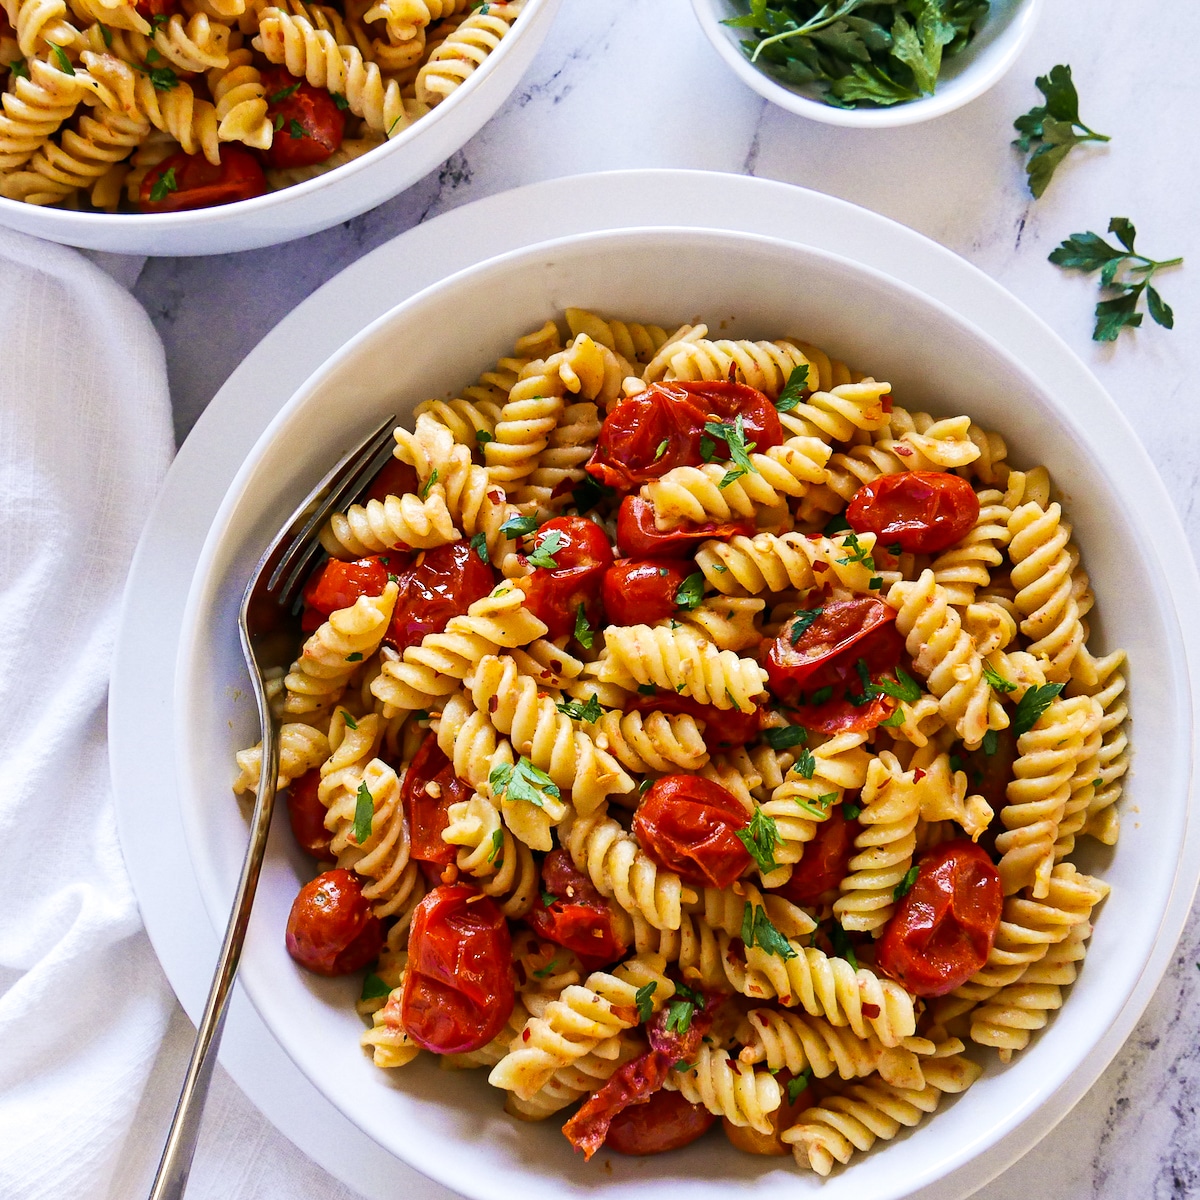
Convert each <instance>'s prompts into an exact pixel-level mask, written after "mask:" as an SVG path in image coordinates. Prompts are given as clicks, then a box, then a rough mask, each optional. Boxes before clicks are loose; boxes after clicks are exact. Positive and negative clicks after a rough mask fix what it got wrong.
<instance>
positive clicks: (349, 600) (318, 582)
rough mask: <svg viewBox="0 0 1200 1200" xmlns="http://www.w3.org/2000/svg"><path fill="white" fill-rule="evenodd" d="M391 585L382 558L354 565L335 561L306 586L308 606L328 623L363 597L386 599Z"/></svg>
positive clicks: (319, 569)
mask: <svg viewBox="0 0 1200 1200" xmlns="http://www.w3.org/2000/svg"><path fill="white" fill-rule="evenodd" d="M385 557H386V556H385ZM387 582H388V567H387V566H386V565H385V564H384V563H382V562H381V561H380V558H379V556H378V555H373V556H372V557H370V558H359V559H355V561H354V562H342V561H341V560H340V559H337V558H331V559H329V561H328V562H325V563H323V564H322V565H321V566H319V567H318V568H317V569H316V570H315V571H314V572H313V573H312V576H311V577H310V578H309V581H308V583H306V584H305V585H304V604H305V607H306V608H307V609H311V610H312V611H313V612H315V613H316V614H317V615H318V616H320V617H321V618H322V619H324V618H325V617H327V616H329V614H330V613H331V612H336V611H337V610H338V609H339V608H349V607H350V606H351V605H352V604H353V603H354V602H355V601H356V600H357V599H358V598H359V597H360V596H382V595H383V591H384V589H385V588H386V587H387ZM317 623H318V624H320V622H319V621H318V622H317Z"/></svg>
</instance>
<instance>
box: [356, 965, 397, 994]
mask: <svg viewBox="0 0 1200 1200" xmlns="http://www.w3.org/2000/svg"><path fill="white" fill-rule="evenodd" d="M391 994H392V989H391V988H390V987H388V985H387V984H386V983H384V981H383V980H382V979H380V978H379V976H378V975H376V974H375V972H374V971H368V972H367V977H366V979H364V980H363V985H362V995H361V996H360V997H359V999H360V1000H382V999H383V998H384V996H390V995H391Z"/></svg>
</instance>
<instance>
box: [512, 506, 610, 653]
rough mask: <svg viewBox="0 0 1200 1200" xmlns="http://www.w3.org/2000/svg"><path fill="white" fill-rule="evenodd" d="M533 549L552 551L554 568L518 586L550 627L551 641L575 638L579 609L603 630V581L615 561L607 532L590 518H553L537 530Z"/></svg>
mask: <svg viewBox="0 0 1200 1200" xmlns="http://www.w3.org/2000/svg"><path fill="white" fill-rule="evenodd" d="M533 546H534V551H535V552H536V551H546V552H548V553H549V554H550V557H551V558H552V559H553V561H554V563H555V566H554V568H553V569H551V568H549V567H537V568H536V569H535V570H534V572H533V574H532V575H529V576H527V577H526V578H524V579H519V580H517V583H518V584H519V585H520V586H521V587H522V588H524V590H525V593H526V596H527V597H528V598H527V600H526V601H525V607H526V608H528V609H529V611H530V612H531V613H533V615H534V616H535V617H537V618H538V619H539V620H541V621H544V622H545V623H546V627H547V628H548V629H549V631H550V632H549V636H550V637H552V638H556V637H563V636H564V635H565V634H570V633H573V632H574V631H575V621H576V619H577V617H578V614H579V606H580V605H581V604H582V605H583V609H584V613H585V614H586V616H587V619H588V622H589V624H590V625H591V626H592V627H593V628H596V627H597V626H598V625H600V624H601V619H600V618H601V610H600V586H601V581H602V580H603V578H604V572H605V571H607V570H608V568H609V567H610V566H612V561H613V548H612V543H611V542H609V540H608V538H607V537H606V536H605V534H604V530H603V529H601V528H600V526H599V525H597V524H596V522H595V521H589V520H588V519H587V518H586V517H555V518H554V520H552V521H547V522H546V523H545V525H543V526H542V527H541V528H540V529H539V530H538V531H537V536H536V537H535V538H534V540H533Z"/></svg>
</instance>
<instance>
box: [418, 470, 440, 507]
mask: <svg viewBox="0 0 1200 1200" xmlns="http://www.w3.org/2000/svg"><path fill="white" fill-rule="evenodd" d="M437 481H438V469H437V467H434V468H433V470H432V472H430V475H429V478H428V479H427V480H425V482H424V483H423V484H422V485H421V490H420V491H419V492H418V493H417V494H418V495H419V496H420V497H421V499H422V500H425V499H427V498H428V496H429V489H430V488H431V487H433V485H434V484H435V483H437Z"/></svg>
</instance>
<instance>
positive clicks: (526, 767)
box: [488, 755, 562, 808]
mask: <svg viewBox="0 0 1200 1200" xmlns="http://www.w3.org/2000/svg"><path fill="white" fill-rule="evenodd" d="M488 786H489V787H490V788H491V789H492V795H494V796H500V795H503V797H504V799H506V800H526V801H528V802H529V803H530V804H533V805H536V806H537V807H538V808H544V807H545V805H546V797H547V796H550V797H551V798H553V799H555V800H558V799H559V798H560V797H561V796H562V793H561V792H560V791H559V789H558V784H556V783H555V782H554V780H553V779H551V778H550V776H549V775H547V774H546V772H545V771H542V770H540V769H539V768H537V767H535V766H534V765H533V763H531V762H530V761H529V759H527V758H526V757H525V756H524V755H522V756H521V758H520V760H519V761H518V763H517V765H516V766H515V767H512V766H509V765H508V763H501V764H500V765H499V766H496V767H493V768H492V769H491V772H490V773H489V775H488Z"/></svg>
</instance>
